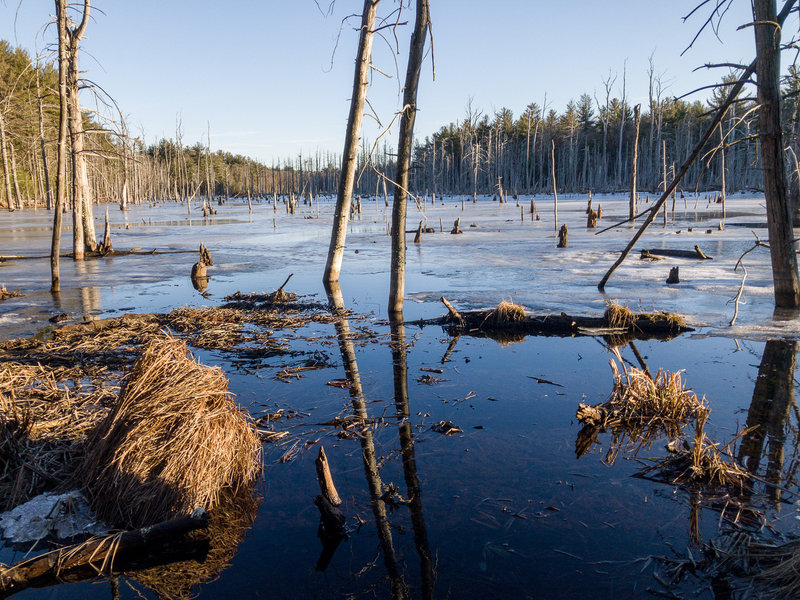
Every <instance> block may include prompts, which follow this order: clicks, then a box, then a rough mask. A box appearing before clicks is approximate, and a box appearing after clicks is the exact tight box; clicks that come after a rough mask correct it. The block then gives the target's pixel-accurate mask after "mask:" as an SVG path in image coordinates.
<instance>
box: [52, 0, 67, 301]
mask: <svg viewBox="0 0 800 600" xmlns="http://www.w3.org/2000/svg"><path fill="white" fill-rule="evenodd" d="M56 22H57V25H58V104H59V116H58V167H57V171H56V203H55V210H54V214H53V240H52V243H51V246H50V291H51V292H53V293H58V292H59V291H61V280H60V276H59V272H58V271H59V265H58V259H59V252H60V247H61V220H62V213H63V211H64V203H65V200H66V195H67V179H66V178H67V111H68V109H67V69H68V64H67V62H68V61H67V0H56Z"/></svg>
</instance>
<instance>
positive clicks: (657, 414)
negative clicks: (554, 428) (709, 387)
mask: <svg viewBox="0 0 800 600" xmlns="http://www.w3.org/2000/svg"><path fill="white" fill-rule="evenodd" d="M617 356H618V357H619V358H620V362H621V357H620V356H619V354H617ZM609 364H610V366H611V370H612V371H613V373H614V388H613V390H612V392H611V396H610V398H609V400H608V401H607V402H604V403H602V404H595V405H593V406H590V405H587V404H579V405H578V410H577V413H576V417H577V419H578V420H579V421H580V422H581V423H583V424H584V425H585V427H584V430H583V431H581V433H580V434H579V436H578V441H577V442H576V452H577V453H578V457H580V456H582V455H583V454H585V453H586V452H587V451H588V450H589V448H590V447H591V445H592V444H593V443H594V440H595V439H596V437H597V433H599V431H606V430H609V429H610V430H611V431H612V433H613V435H614V437H613V440H612V443H611V447H610V450H609V453H608V456H607V460H609V461H610V462H613V461H614V460H615V459H616V456H617V455H618V453H619V452H620V451H621V450H623V449H629V450H634V451H635V450H638V449H639V448H641V447H643V446H650V445H651V444H652V443H653V442H654V441H655V440H656V439H657V438H660V437H664V436H666V437H677V436H679V435H680V434H681V431H682V429H683V427H684V426H685V425H686V423H688V422H689V421H691V420H692V419H699V418H703V419H705V418H706V417H707V415H708V407H707V406H706V404H705V401H704V400H705V399H704V398H703V399H700V398H698V397H697V394H695V393H694V392H693V391H691V390H688V389H686V388H685V387H684V384H683V381H682V379H681V372H680V371H678V372H675V373H670V372H669V371H665V370H662V369H659V371H658V373H657V374H656V376H655V377H651V376H650V375H648V373H646V372H645V371H642V370H640V369H637V368H635V367H630V368H627V367H626V366H625V364H624V363H622V362H621V364H622V369H623V372H622V374H620V372H619V368H618V367H617V364H616V362H615V361H614V360H613V359H612V360H611V361H609Z"/></svg>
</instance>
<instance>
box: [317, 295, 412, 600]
mask: <svg viewBox="0 0 800 600" xmlns="http://www.w3.org/2000/svg"><path fill="white" fill-rule="evenodd" d="M329 286H330V287H328V288H327V290H326V291H327V293H328V301H329V302H330V304H331V310H332V311H333V312H334V313H335V314H336V315H337V316H338V318H337V319H336V321H335V326H336V337H337V339H338V342H339V351H340V352H341V354H342V363H343V364H344V371H345V374H346V376H347V381H348V383H349V384H350V396H351V398H352V404H353V411H354V413H355V416H356V417H357V418H358V419H360V420H361V422H362V427H361V430H360V431H359V437H360V440H361V456H362V459H363V461H364V474H365V475H366V478H367V486H368V487H369V495H370V500H371V504H372V514H373V515H374V517H375V526H376V528H377V531H378V538H379V540H380V544H381V549H382V551H383V561H384V564H385V566H386V571H387V573H388V575H389V580H390V582H391V593H392V598H402V597H404V596H405V584H404V582H403V579H402V577H401V576H400V570H399V569H398V566H397V556H396V554H395V551H394V545H393V543H392V530H391V524H390V523H389V519H388V517H387V515H386V502H384V501H383V499H382V496H383V483H382V482H381V477H380V473H379V472H378V463H377V459H376V456H375V443H374V440H373V436H372V430H371V429H370V428H369V426H368V425H367V418H368V416H367V407H366V401H365V399H364V392H363V390H362V388H361V377H360V375H359V373H358V363H357V362H356V352H355V348H354V347H353V339H352V337H351V334H350V322H349V321H348V320H347V316H346V314H347V312H346V309H345V306H344V299H343V298H342V291H341V288H340V287H339V284H338V283H332V284H329Z"/></svg>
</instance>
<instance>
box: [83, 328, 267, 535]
mask: <svg viewBox="0 0 800 600" xmlns="http://www.w3.org/2000/svg"><path fill="white" fill-rule="evenodd" d="M259 452H260V443H259V439H258V435H257V433H256V430H255V428H254V426H253V424H252V422H251V420H250V419H249V418H248V417H247V416H245V414H244V413H243V412H242V411H241V410H240V409H239V408H238V407H237V406H236V405H235V404H234V403H233V401H232V399H231V394H230V392H228V381H227V379H226V378H225V376H224V375H223V373H222V371H221V370H220V369H219V368H218V367H213V368H212V367H206V366H204V365H201V364H199V363H197V362H195V361H194V360H193V358H192V356H191V354H189V352H188V350H187V349H186V344H185V343H184V342H182V341H179V340H176V339H174V338H172V337H170V336H168V335H165V336H163V337H160V338H157V339H154V340H153V341H151V342H150V343H149V344H148V345H147V346H146V347H145V348H144V350H143V352H142V354H141V356H140V357H139V358H138V359H137V361H136V363H135V364H134V365H133V369H132V371H131V372H130V374H129V375H128V377H127V380H126V382H125V384H124V386H123V389H122V391H121V393H120V397H119V401H118V402H117V404H116V406H114V408H113V409H112V411H111V413H110V414H109V415H108V417H107V418H106V419H105V420H104V422H103V423H102V424H101V425H100V427H98V428H97V430H96V431H95V432H94V434H93V435H92V437H91V438H90V440H89V441H88V443H87V456H86V461H85V464H84V465H83V466H82V468H81V469H80V471H79V477H80V480H81V481H82V483H83V485H84V486H85V487H86V490H87V493H88V496H89V498H90V502H91V504H92V508H93V509H94V510H95V513H96V514H97V515H98V517H100V518H101V519H103V520H105V521H107V522H109V523H111V524H114V525H117V526H121V527H128V528H136V527H143V526H146V525H151V524H153V523H157V522H159V521H163V520H166V519H168V518H171V517H174V516H175V515H178V514H184V513H189V512H191V511H192V510H193V509H195V508H197V507H203V508H205V509H206V510H209V511H211V510H212V509H213V508H214V507H215V506H217V504H218V502H219V498H220V493H221V491H222V490H224V489H226V488H232V489H234V490H235V489H237V488H239V487H240V486H242V485H246V484H248V483H249V482H251V481H253V480H254V479H255V477H256V475H257V473H258V470H259V464H260V461H259Z"/></svg>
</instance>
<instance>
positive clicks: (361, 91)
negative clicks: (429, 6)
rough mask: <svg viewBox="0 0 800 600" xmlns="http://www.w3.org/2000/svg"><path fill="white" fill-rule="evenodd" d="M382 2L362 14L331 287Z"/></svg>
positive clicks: (328, 273)
mask: <svg viewBox="0 0 800 600" xmlns="http://www.w3.org/2000/svg"><path fill="white" fill-rule="evenodd" d="M379 2H380V0H364V8H363V10H362V14H361V29H360V34H359V37H358V53H357V54H356V69H355V75H354V77H353V97H352V99H351V100H350V115H349V116H348V118H347V132H346V133H345V138H344V150H343V152H342V173H341V177H340V179H339V188H338V190H337V195H336V209H335V210H334V213H333V228H332V229H331V244H330V247H329V249H328V261H327V263H326V265H325V273H324V275H323V277H322V279H323V282H324V283H326V284H330V283H332V282H335V281H339V272H340V271H341V269H342V258H343V256H344V244H345V239H346V237H347V222H348V220H349V216H350V202H351V200H352V197H353V183H354V181H355V175H356V163H357V159H358V143H359V140H360V139H361V121H362V120H363V117H364V104H365V102H366V99H367V87H368V85H369V65H370V60H371V58H372V39H373V35H374V33H375V31H374V29H375V15H376V14H377V12H378V3H379Z"/></svg>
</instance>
